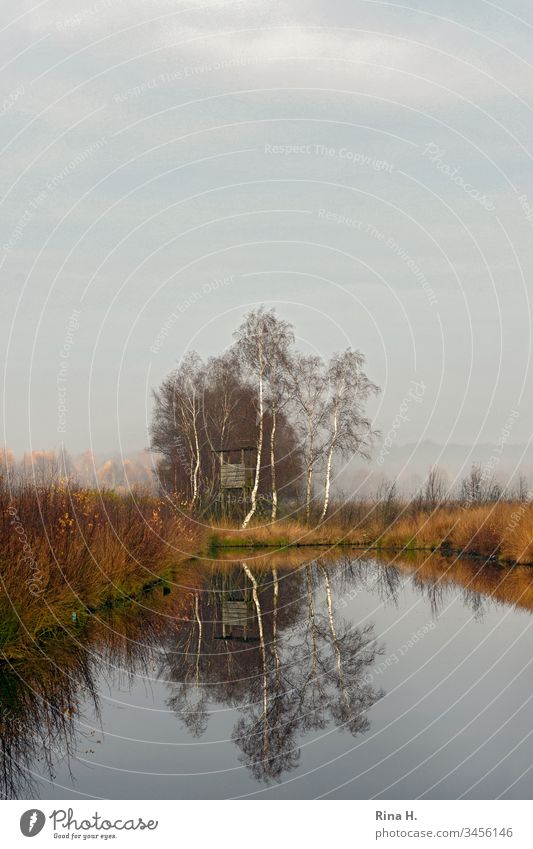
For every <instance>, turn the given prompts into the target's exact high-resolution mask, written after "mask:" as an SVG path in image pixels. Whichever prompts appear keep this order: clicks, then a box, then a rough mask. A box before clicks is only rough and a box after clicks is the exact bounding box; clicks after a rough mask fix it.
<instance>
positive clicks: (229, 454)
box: [216, 446, 255, 490]
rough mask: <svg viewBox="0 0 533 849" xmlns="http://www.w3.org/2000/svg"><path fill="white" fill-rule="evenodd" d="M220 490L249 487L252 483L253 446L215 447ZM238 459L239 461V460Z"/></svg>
mask: <svg viewBox="0 0 533 849" xmlns="http://www.w3.org/2000/svg"><path fill="white" fill-rule="evenodd" d="M216 452H217V454H218V456H219V458H220V488H221V490H226V489H229V490H233V489H241V490H242V489H249V488H251V486H252V484H253V468H252V455H253V453H254V452H255V448H250V447H249V446H245V447H239V448H217V449H216ZM239 461H240V462H239Z"/></svg>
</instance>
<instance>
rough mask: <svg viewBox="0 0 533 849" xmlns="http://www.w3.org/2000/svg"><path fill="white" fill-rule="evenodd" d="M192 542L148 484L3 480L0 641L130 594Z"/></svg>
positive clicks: (36, 635)
mask: <svg viewBox="0 0 533 849" xmlns="http://www.w3.org/2000/svg"><path fill="white" fill-rule="evenodd" d="M199 545H200V533H199V531H198V529H197V526H196V525H195V524H194V523H193V521H192V520H191V519H189V518H187V517H184V516H179V515H176V513H175V510H174V509H173V508H172V507H171V506H170V505H168V504H167V503H166V502H164V501H161V500H159V499H157V498H154V496H152V495H150V494H149V493H145V492H141V491H139V492H135V493H134V492H132V493H130V494H127V495H119V494H117V493H115V492H112V491H101V490H88V489H82V488H78V487H75V488H72V487H68V486H67V485H65V484H59V485H54V484H50V485H46V486H33V485H30V484H23V485H21V486H20V487H18V488H17V489H16V490H15V491H10V490H9V489H8V487H7V486H6V485H5V483H2V482H1V481H0V578H1V594H0V649H2V650H4V652H6V651H7V647H8V646H9V653H10V654H11V655H13V654H17V653H18V652H24V650H25V649H26V648H27V646H28V645H31V644H34V643H36V642H39V641H41V640H42V639H44V638H45V637H46V636H47V635H48V634H49V633H50V632H52V631H54V630H56V629H58V628H61V627H64V625H65V623H67V622H71V621H76V622H81V621H83V620H84V618H86V617H87V616H88V615H89V614H90V613H91V611H94V610H96V609H98V608H101V607H104V606H112V605H114V604H118V603H120V601H121V600H123V599H127V598H130V597H131V596H132V595H135V594H136V593H139V592H141V591H142V590H143V589H144V588H146V587H147V586H149V585H150V584H153V583H154V582H155V581H157V580H158V579H159V578H160V577H161V576H164V575H165V573H166V572H167V571H168V570H169V569H170V568H172V567H173V565H174V564H176V563H177V562H179V561H180V560H183V559H185V558H187V557H190V555H191V552H194V551H195V550H197V549H198V547H199Z"/></svg>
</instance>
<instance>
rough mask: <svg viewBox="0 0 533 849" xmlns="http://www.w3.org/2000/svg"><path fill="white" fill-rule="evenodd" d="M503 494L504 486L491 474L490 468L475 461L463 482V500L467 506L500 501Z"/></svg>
mask: <svg viewBox="0 0 533 849" xmlns="http://www.w3.org/2000/svg"><path fill="white" fill-rule="evenodd" d="M501 496H502V487H501V486H500V484H499V483H497V481H495V480H494V478H493V477H492V475H490V476H489V468H488V467H486V468H483V466H482V465H481V463H473V464H472V467H471V469H470V472H469V474H468V475H467V477H466V478H464V479H463V481H462V483H461V500H462V501H463V502H464V504H465V505H466V506H468V505H470V504H476V503H477V504H483V503H487V502H491V501H498V500H499V499H500V498H501Z"/></svg>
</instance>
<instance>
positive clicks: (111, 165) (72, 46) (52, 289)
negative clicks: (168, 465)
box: [0, 0, 533, 452]
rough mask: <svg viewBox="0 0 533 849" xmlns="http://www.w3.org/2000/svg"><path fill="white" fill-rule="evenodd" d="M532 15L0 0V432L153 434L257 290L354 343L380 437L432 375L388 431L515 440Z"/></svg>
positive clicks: (526, 280)
mask: <svg viewBox="0 0 533 849" xmlns="http://www.w3.org/2000/svg"><path fill="white" fill-rule="evenodd" d="M32 9H33V11H32ZM532 36H533V12H532V10H531V7H530V4H529V3H526V2H514V0H513V2H505V3H502V4H495V3H488V2H476V0H474V2H472V3H469V4H468V7H467V8H465V4H464V3H459V2H444V0H440V2H437V1H436V0H433V2H424V3H421V2H419V3H414V4H410V5H405V6H403V5H402V4H400V3H394V2H390V3H389V2H358V0H355V2H333V3H332V2H328V3H323V2H322V3H316V2H303V0H302V2H294V0H291V1H290V2H283V3H272V2H268V3H267V2H261V0H257V2H246V3H245V2H241V3H238V2H220V3H215V4H207V3H199V2H195V0H188V1H187V0H183V1H180V2H176V0H173V2H168V0H128V2H126V0H122V2H121V0H116V1H115V2H112V0H50V2H44V3H43V2H41V3H39V2H33V3H30V2H26V0H24V1H23V2H18V3H13V2H10V1H9V2H6V3H4V4H2V11H1V13H0V46H1V56H2V65H3V66H4V67H3V70H2V77H1V84H0V86H1V87H0V146H1V149H2V160H1V161H2V164H3V168H2V171H1V185H0V190H1V197H2V218H1V225H0V226H1V237H0V262H3V265H2V273H1V278H0V279H1V293H0V305H1V312H0V322H1V328H0V330H1V334H0V350H1V356H2V361H3V362H4V363H5V394H4V398H3V401H4V403H3V425H2V428H3V433H2V434H1V435H0V441H5V442H6V443H7V444H8V445H9V446H10V447H11V448H12V449H13V450H15V451H16V452H22V451H24V450H29V449H31V448H43V447H45V448H52V447H57V446H58V445H59V443H60V442H61V441H64V442H65V443H66V445H67V447H68V448H69V449H70V450H72V451H74V452H76V451H80V450H83V449H85V448H88V447H92V448H93V449H94V450H96V451H110V450H116V449H117V448H119V447H122V448H123V449H125V450H131V449H133V448H141V447H143V446H144V445H146V444H147V442H148V437H147V430H146V420H147V416H148V415H149V405H150V397H149V393H150V389H151V387H153V386H155V385H156V384H157V383H158V382H159V381H160V380H161V379H162V377H163V376H164V375H165V374H166V373H167V372H168V371H169V369H171V368H172V367H173V365H174V364H175V363H176V361H177V360H179V357H180V356H181V355H182V354H183V352H184V351H185V350H187V348H188V347H195V348H197V349H198V350H199V351H200V352H201V353H202V354H204V355H208V354H210V353H215V352H217V351H219V350H220V349H222V348H223V347H224V346H226V345H227V344H229V343H230V342H231V332H232V330H233V328H234V327H235V325H236V324H238V322H239V320H240V318H241V316H242V315H243V313H244V312H245V311H246V310H247V309H248V308H249V307H250V305H252V304H255V303H258V302H265V303H267V304H268V305H275V306H277V308H278V310H279V312H280V313H281V314H282V315H283V316H284V317H285V318H288V319H290V320H292V321H293V322H294V324H295V326H296V331H297V335H298V337H299V339H300V340H301V341H300V344H301V345H302V346H304V347H308V348H313V349H315V350H317V351H319V352H320V353H322V354H323V355H324V356H328V355H329V354H330V353H331V352H332V351H334V350H338V349H339V348H341V347H345V346H347V345H352V346H353V347H358V348H361V350H363V351H364V352H365V354H366V355H367V361H368V372H369V374H370V376H371V377H372V379H374V380H375V381H376V382H377V383H379V384H380V385H381V386H382V387H383V393H382V395H381V397H380V399H379V400H378V401H377V402H376V404H375V405H374V407H373V410H372V412H373V414H375V417H376V420H375V423H376V426H377V427H380V428H381V429H382V430H383V431H384V432H386V431H387V430H388V429H389V428H390V423H391V421H392V420H393V419H394V416H395V415H396V414H397V411H398V408H399V405H400V404H401V401H402V398H403V397H404V395H405V393H406V392H407V391H408V389H409V386H410V382H411V381H412V380H418V381H423V382H424V384H425V387H426V391H425V394H424V398H423V403H421V404H420V405H418V406H417V408H416V409H413V410H412V411H411V413H410V416H409V421H408V422H405V423H403V424H402V429H401V433H400V434H399V435H398V436H399V441H400V442H411V441H416V440H418V439H432V440H434V441H437V442H439V443H446V442H449V441H451V442H463V443H475V442H478V441H485V442H486V441H497V440H498V438H499V437H500V434H501V430H502V428H503V427H504V426H505V423H506V421H507V420H508V418H509V413H510V411H511V410H517V411H518V412H519V416H518V417H517V418H516V420H515V423H514V425H513V430H512V434H511V437H510V441H511V442H526V441H528V440H529V438H530V432H531V426H530V422H531V421H532V414H533V403H532V393H531V388H530V385H531V381H530V368H531V365H530V336H529V334H530V324H531V321H530V318H531V316H530V306H529V300H528V295H529V290H530V279H531V272H532V261H533V256H532V249H531V245H532V241H533V240H532V236H533V176H532V175H533V169H532V167H531V166H532V155H533V111H532V110H533V96H532V95H531V92H532V91H533V86H532V82H533V50H532V48H531V44H532V43H533V40H532ZM528 204H529V207H528ZM528 214H529V218H530V219H531V220H528ZM347 219H348V220H347ZM216 281H218V282H216ZM429 290H431V292H432V293H433V294H431V292H430V291H429ZM74 310H77V311H79V316H78V319H77V321H78V323H79V328H76V327H73V325H75V324H76V322H72V321H71V322H70V331H69V318H70V317H71V315H72V314H73V311H74ZM75 315H76V314H75ZM69 333H71V336H72V338H71V339H68V338H67V336H68V334H69ZM162 334H163V335H162ZM165 334H167V335H165ZM158 339H159V341H157V340H158ZM65 340H66V341H67V344H68V346H69V347H68V348H67V353H68V356H62V353H63V352H64V350H65V349H64V345H65ZM151 348H152V350H151ZM154 350H155V352H154ZM65 364H66V365H65ZM58 378H59V380H58ZM58 405H64V406H65V407H66V411H65V412H64V415H63V417H62V418H61V416H58ZM60 419H61V421H60ZM58 424H59V425H60V428H61V427H63V428H64V429H63V430H61V429H60V430H59V431H58Z"/></svg>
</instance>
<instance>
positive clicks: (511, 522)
mask: <svg viewBox="0 0 533 849" xmlns="http://www.w3.org/2000/svg"><path fill="white" fill-rule="evenodd" d="M333 545H351V546H362V547H365V548H366V547H368V548H370V547H372V548H378V549H379V548H383V549H399V550H402V549H430V550H437V549H442V550H445V551H453V552H455V553H457V554H463V555H479V556H482V557H496V558H498V559H500V560H502V561H506V562H509V563H519V564H532V563H533V505H531V504H529V503H520V502H494V503H487V504H480V505H477V506H473V505H472V506H466V507H465V506H464V505H462V504H460V503H455V502H451V503H446V504H443V505H441V506H439V507H437V508H435V509H434V510H416V511H414V510H412V509H410V506H409V505H407V504H406V505H404V506H401V505H400V506H399V507H398V508H397V509H396V511H395V514H394V515H393V516H390V515H387V514H385V513H384V511H383V510H381V509H380V507H379V505H376V504H367V505H365V504H362V503H359V504H357V505H355V504H354V505H343V506H342V507H339V509H338V510H336V511H335V510H334V511H333V513H332V516H331V518H329V519H327V520H326V521H325V522H323V523H321V524H318V525H316V526H307V525H305V524H304V523H302V522H300V521H297V520H294V519H280V520H279V521H277V522H274V523H264V522H263V523H261V524H260V523H257V524H255V525H253V526H251V527H248V528H247V529H245V530H242V529H240V528H238V527H233V528H227V527H222V526H214V527H213V529H212V533H211V538H210V547H211V551H212V552H216V551H217V550H219V549H223V548H234V547H244V548H258V547H269V548H277V549H280V548H285V547H292V546H333Z"/></svg>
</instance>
